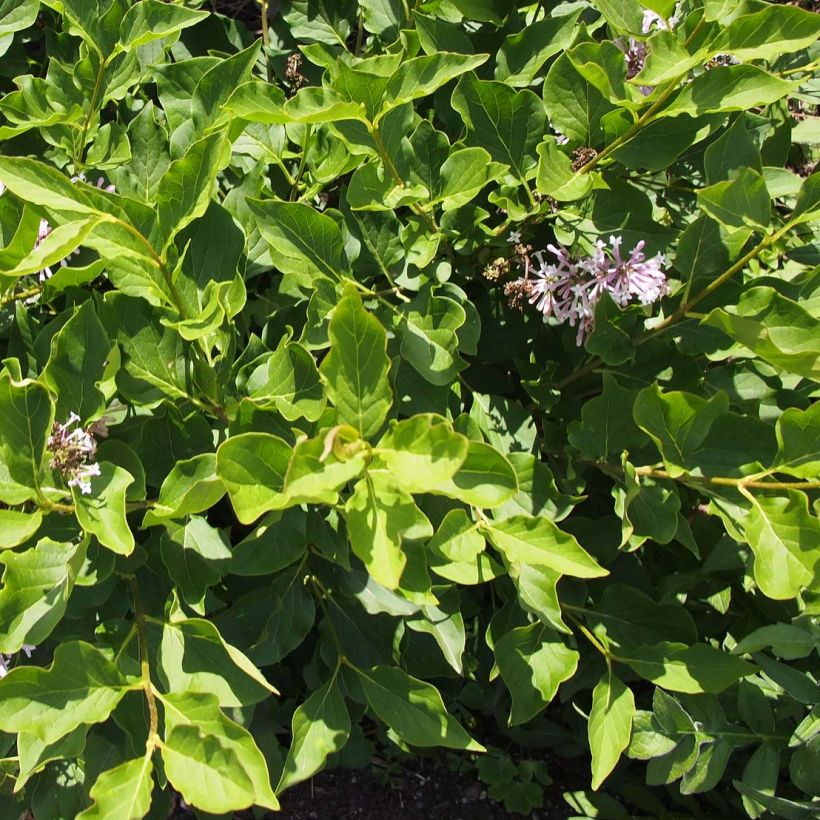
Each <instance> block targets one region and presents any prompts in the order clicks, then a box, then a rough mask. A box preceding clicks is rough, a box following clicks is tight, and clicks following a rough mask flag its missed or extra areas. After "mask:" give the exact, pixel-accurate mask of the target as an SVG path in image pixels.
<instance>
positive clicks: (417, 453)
mask: <svg viewBox="0 0 820 820" xmlns="http://www.w3.org/2000/svg"><path fill="white" fill-rule="evenodd" d="M469 446H470V443H469V441H468V440H467V438H466V437H465V436H462V435H461V434H460V433H456V432H454V431H453V428H452V426H451V425H450V423H449V422H447V421H446V420H445V419H444V418H442V417H441V416H436V415H433V414H432V413H426V414H423V415H418V416H413V418H410V419H405V420H404V421H400V422H398V423H397V424H395V425H394V426H393V427H391V428H390V429H389V430H388V431H387V432H386V433H385V434H384V436H382V439H381V441H380V442H379V444H378V446H377V448H376V450H375V452H376V454H377V456H378V459H379V462H380V463H381V464H383V465H384V466H385V467H386V468H387V469H388V470H389V471H390V473H391V474H392V476H393V478H394V479H395V481H396V483H397V484H398V485H399V486H400V487H401V488H402V489H404V490H406V491H407V492H408V493H426V492H435V491H436V490H437V489H438V487H439V485H440V484H441V483H443V482H446V481H449V480H450V479H451V478H452V477H453V475H455V473H456V471H457V470H458V469H459V467H460V466H461V465H462V464H463V463H464V459H465V458H466V457H467V451H468V449H469Z"/></svg>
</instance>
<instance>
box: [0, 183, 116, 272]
mask: <svg viewBox="0 0 820 820" xmlns="http://www.w3.org/2000/svg"><path fill="white" fill-rule="evenodd" d="M71 181H72V182H87V180H86V178H85V174H83V173H79V174H77V176H74V177H71ZM96 187H97V188H100V189H101V190H104V191H107V192H108V193H110V194H113V193H114V191H115V190H116V189H115V188H114V186H113V185H106V184H105V180H104V179H103V178H102V177H100V178H99V179H98V180H97V186H96ZM5 190H6V186H5V185H4V184H3V183H2V182H0V196H2V195H3V192H4V191H5ZM51 231H52V227H51V225H50V224H49V222H48V220H47V219H41V220H40V226H39V228H38V230H37V239H36V240H35V241H34V250H37V248H39V247H40V245H42V244H43V242H44V241H45V239H46V237H47V236H48V235H49V234H50V233H51ZM79 252H80V251H79V250H75V251H72V253H70V254H69V255H68V256H67V257H66V258H65V259H61V260H60V267H63V268H65V267H67V266H68V260H69V259H70V258H71V257H72V256H76V255H77V254H78V253H79ZM52 276H54V271H53V270H52V269H51V268H50V267H45V268H43V269H42V270H41V271H40V272H39V273H38V274H37V279H38V280H39V281H40V282H44V281H45V280H46V279H51V277H52Z"/></svg>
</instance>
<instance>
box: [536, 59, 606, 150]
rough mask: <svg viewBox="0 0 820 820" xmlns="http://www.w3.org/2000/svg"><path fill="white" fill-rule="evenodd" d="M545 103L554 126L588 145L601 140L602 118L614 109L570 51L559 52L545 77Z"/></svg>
mask: <svg viewBox="0 0 820 820" xmlns="http://www.w3.org/2000/svg"><path fill="white" fill-rule="evenodd" d="M544 107H545V109H546V111H547V114H548V115H549V119H550V124H551V125H552V127H553V128H554V129H556V130H558V131H559V132H560V133H562V134H564V135H565V136H566V137H567V138H568V139H570V140H571V141H572V142H575V143H578V144H579V145H588V146H599V145H600V144H601V142H602V140H603V132H602V129H601V118H602V117H603V116H604V115H605V114H607V113H608V112H610V111H612V110H614V106H613V105H612V103H610V102H609V101H608V100H606V99H604V95H603V94H601V92H600V91H598V89H597V88H595V87H594V86H592V85H591V84H590V83H588V82H587V81H586V79H584V77H582V76H581V75H580V74H579V73H578V71H577V70H576V68H575V66H574V65H573V64H572V61H571V60H570V59H569V57H567V55H566V54H561V55H559V56H558V58H557V59H556V60H555V61H554V62H553V64H552V65H551V66H550V70H549V72H548V73H547V77H546V79H545V80H544Z"/></svg>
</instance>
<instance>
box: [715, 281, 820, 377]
mask: <svg viewBox="0 0 820 820" xmlns="http://www.w3.org/2000/svg"><path fill="white" fill-rule="evenodd" d="M735 311H736V312H735ZM703 323H704V324H706V325H709V326H711V327H716V328H719V329H720V330H722V331H723V332H724V333H726V334H727V335H728V336H729V337H730V338H732V339H734V340H735V341H736V342H738V343H739V344H741V345H743V346H744V347H746V348H748V349H749V350H751V351H752V352H753V353H754V354H755V355H757V356H759V357H760V358H761V359H763V360H765V361H767V362H769V363H770V364H772V365H774V366H775V367H778V368H781V369H783V370H786V371H787V372H790V373H798V374H799V375H801V376H805V377H806V378H809V379H814V380H815V381H817V380H820V321H818V320H817V319H816V318H814V316H813V315H812V314H811V313H809V311H807V310H806V309H804V308H803V307H802V306H801V305H800V304H798V303H797V302H795V301H793V300H791V299H788V298H786V297H785V296H782V295H781V294H780V293H778V292H777V291H776V290H775V289H774V288H769V287H762V286H761V287H752V288H748V289H747V290H744V292H743V295H742V296H741V298H740V300H739V302H738V305H737V307H736V308H733V310H732V312H731V313H730V312H728V311H726V310H724V309H722V308H715V309H714V310H713V311H712V312H711V313H710V314H709V315H708V316H707V317H706V318H705V319H704V320H703Z"/></svg>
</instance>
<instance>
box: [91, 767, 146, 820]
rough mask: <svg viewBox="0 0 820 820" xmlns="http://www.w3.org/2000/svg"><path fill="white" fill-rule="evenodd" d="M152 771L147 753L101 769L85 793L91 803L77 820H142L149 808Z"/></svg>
mask: <svg viewBox="0 0 820 820" xmlns="http://www.w3.org/2000/svg"><path fill="white" fill-rule="evenodd" d="M153 772H154V764H153V763H152V760H151V754H150V753H146V754H145V755H144V756H143V757H138V758H136V759H135V760H126V761H125V763H120V765H119V766H115V767H114V768H113V769H109V770H108V771H106V772H103V773H102V774H101V775H100V776H99V777H98V778H97V780H96V782H95V783H94V785H93V786H92V787H91V791H90V793H89V795H90V797H91V798H92V800H93V801H94V805H93V806H91V807H90V808H88V809H86V810H85V811H84V812H81V813H80V814H78V815H77V820H142V818H143V817H145V815H146V814H148V810H149V809H150V807H151V790H152V788H153V785H154V782H153Z"/></svg>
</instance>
